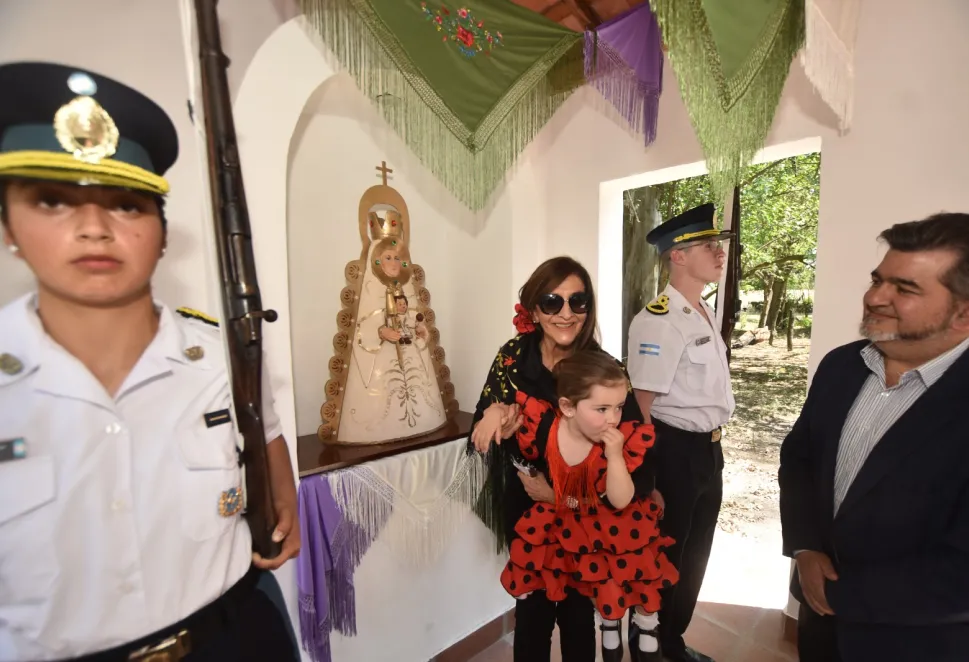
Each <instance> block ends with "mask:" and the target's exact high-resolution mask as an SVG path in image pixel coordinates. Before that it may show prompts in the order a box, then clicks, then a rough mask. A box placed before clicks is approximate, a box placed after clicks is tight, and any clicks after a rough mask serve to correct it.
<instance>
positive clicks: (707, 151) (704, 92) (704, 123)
mask: <svg viewBox="0 0 969 662" xmlns="http://www.w3.org/2000/svg"><path fill="white" fill-rule="evenodd" d="M650 5H651V6H652V9H653V13H654V14H655V15H656V19H657V21H658V22H659V26H660V29H661V30H662V31H663V40H664V42H665V43H666V45H667V47H668V53H667V54H668V56H669V59H670V65H671V66H672V67H673V70H674V71H675V72H676V76H677V78H678V79H679V82H680V92H681V94H682V95H683V101H684V103H685V104H686V109H687V112H688V113H689V115H690V121H691V122H692V123H693V129H694V130H695V131H696V134H697V138H698V139H699V141H700V146H701V147H702V148H703V153H704V155H705V156H706V161H707V169H708V170H709V172H710V184H711V187H712V189H713V195H714V200H713V202H717V203H719V202H722V201H723V200H726V199H727V195H728V194H729V192H730V191H732V190H733V188H734V186H735V185H737V184H738V183H739V182H740V180H741V177H742V173H743V169H744V168H745V167H746V166H747V165H748V164H749V163H750V161H751V160H752V159H753V158H754V155H755V154H756V153H757V150H759V149H760V148H761V147H762V146H763V144H764V141H765V140H766V139H767V133H768V132H769V131H770V127H771V123H772V122H773V121H774V113H775V112H776V110H777V104H778V103H779V102H780V99H781V93H782V92H783V90H784V83H785V81H786V80H787V75H788V72H789V71H790V68H791V62H792V61H793V60H794V56H795V55H796V54H797V52H798V51H799V50H800V49H801V46H802V45H803V44H804V2H803V1H800V0H786V1H785V2H783V3H781V4H780V5H779V6H778V10H777V11H776V12H775V13H774V15H773V16H772V17H771V19H770V21H769V23H768V25H767V28H766V30H765V34H767V35H770V37H769V38H765V39H763V40H761V42H760V44H758V46H757V48H756V49H755V50H754V52H753V53H751V54H750V56H749V57H748V59H747V62H746V64H745V65H744V67H743V69H742V70H741V71H739V72H738V73H737V74H736V75H734V76H732V77H731V79H730V80H729V81H727V80H725V79H724V77H723V70H722V68H721V67H720V56H719V55H718V53H717V47H716V43H715V42H714V39H713V34H712V33H711V31H710V27H709V25H708V23H707V17H706V14H705V13H704V11H703V3H702V0H650Z"/></svg>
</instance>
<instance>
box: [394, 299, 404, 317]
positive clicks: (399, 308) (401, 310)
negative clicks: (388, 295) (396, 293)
mask: <svg viewBox="0 0 969 662" xmlns="http://www.w3.org/2000/svg"><path fill="white" fill-rule="evenodd" d="M394 303H396V304H397V314H398V315H403V314H404V313H406V312H407V299H404V298H400V299H396V300H395V301H394Z"/></svg>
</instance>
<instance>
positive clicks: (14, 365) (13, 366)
mask: <svg viewBox="0 0 969 662" xmlns="http://www.w3.org/2000/svg"><path fill="white" fill-rule="evenodd" d="M23 369H24V364H23V363H21V362H20V359H18V358H17V357H16V356H14V355H13V354H0V372H3V373H4V374H6V375H17V374H20V371H21V370H23Z"/></svg>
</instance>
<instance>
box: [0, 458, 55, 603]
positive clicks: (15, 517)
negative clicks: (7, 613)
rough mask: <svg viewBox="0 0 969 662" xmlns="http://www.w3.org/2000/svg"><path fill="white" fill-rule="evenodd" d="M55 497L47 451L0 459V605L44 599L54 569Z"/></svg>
mask: <svg viewBox="0 0 969 662" xmlns="http://www.w3.org/2000/svg"><path fill="white" fill-rule="evenodd" d="M56 496H57V480H56V474H55V469H54V460H53V458H52V457H51V456H50V455H40V456H37V457H27V458H25V459H22V460H11V461H9V462H3V463H2V464H0V605H19V606H22V605H24V604H28V603H36V602H42V601H44V600H46V599H48V598H49V596H50V593H51V591H52V590H53V582H54V578H55V577H56V576H57V572H58V567H57V557H56V555H55V553H54V544H53V534H54V527H55V523H56V519H57V512H56V511H57V508H56V507H55V503H54V499H55V497H56Z"/></svg>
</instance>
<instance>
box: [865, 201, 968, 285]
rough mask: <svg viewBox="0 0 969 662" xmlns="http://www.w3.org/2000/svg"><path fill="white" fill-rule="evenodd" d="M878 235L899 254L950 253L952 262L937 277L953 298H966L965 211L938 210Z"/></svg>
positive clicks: (966, 242)
mask: <svg viewBox="0 0 969 662" xmlns="http://www.w3.org/2000/svg"><path fill="white" fill-rule="evenodd" d="M879 237H880V238H881V239H882V240H883V241H884V242H885V243H886V244H888V247H889V248H890V249H892V250H893V251H898V252H900V253H916V252H921V251H938V250H948V251H952V252H954V253H955V254H956V262H955V264H953V265H952V267H951V268H950V269H949V270H948V271H947V272H946V273H945V274H943V275H942V278H941V279H940V280H941V281H942V284H943V285H945V286H946V287H947V288H949V291H950V292H952V294H953V295H954V296H955V297H956V298H957V299H961V300H963V301H967V300H969V214H952V213H942V214H935V215H933V216H929V217H928V218H926V219H923V220H921V221H910V222H908V223H898V224H896V225H893V226H892V227H890V228H888V229H887V230H885V231H884V232H882V233H881V234H880V235H879Z"/></svg>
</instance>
